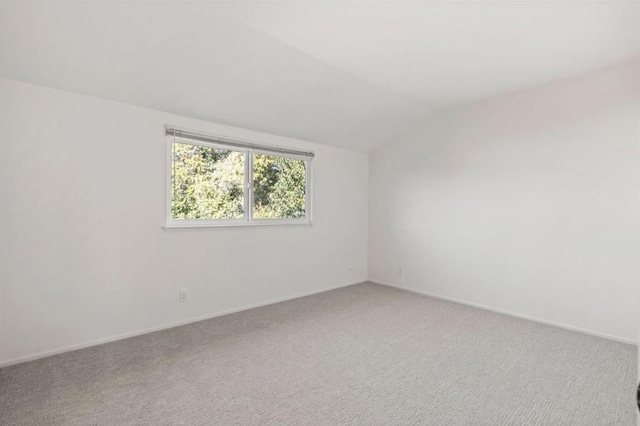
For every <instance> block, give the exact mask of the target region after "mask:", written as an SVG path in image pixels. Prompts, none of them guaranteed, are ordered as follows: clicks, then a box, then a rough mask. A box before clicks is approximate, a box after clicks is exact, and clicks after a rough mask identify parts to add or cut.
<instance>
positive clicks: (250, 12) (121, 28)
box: [0, 1, 640, 151]
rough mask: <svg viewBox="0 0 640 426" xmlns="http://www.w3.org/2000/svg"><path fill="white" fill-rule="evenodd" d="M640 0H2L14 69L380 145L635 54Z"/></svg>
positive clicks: (248, 121) (4, 43)
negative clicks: (424, 124)
mask: <svg viewBox="0 0 640 426" xmlns="http://www.w3.org/2000/svg"><path fill="white" fill-rule="evenodd" d="M639 27H640V3H638V2H593V1H590V2H581V1H574V2H547V1H540V2H532V1H528V2H520V1H511V2H488V1H487V2H483V1H480V2H456V1H452V2H406V3H401V2H400V3H398V2H389V3H385V2H371V3H368V2H342V3H341V2H277V3H276V2H255V3H254V2H228V3H222V2H217V3H204V2H153V3H149V2H111V3H108V2H104V3H103V2H98V3H95V2H77V3H76V2H74V3H18V2H16V3H12V2H6V3H2V4H0V76H1V77H5V78H10V79H15V80H20V81H25V82H29V83H34V84H39V85H43V86H48V87H53V88H58V89H63V90H68V91H72V92H77V93H82V94H87V95H92V96H97V97H101V98H105V99H112V100H117V101H122V102H127V103H131V104H135V105H141V106H145V107H150V108H154V109H158V110H162V111H167V112H172V113H176V114H181V115H185V116H190V117H194V118H199V119H204V120H209V121H214V122H218V123H222V124H229V125H234V126H239V127H245V128H248V129H254V130H260V131H266V132H269V133H274V134H280V135H284V136H291V137H297V138H300V139H306V140H310V141H314V142H318V143H323V144H327V145H333V146H338V147H342V148H346V149H353V150H359V151H370V150H373V149H375V148H376V147H378V146H380V145H381V144H384V143H386V142H389V141H392V140H393V139H394V138H395V137H397V136H398V135H400V134H402V133H404V132H405V131H407V130H408V129H410V128H412V127H413V126H415V125H417V124H418V123H419V122H420V121H421V120H422V119H423V118H424V117H425V116H427V115H428V114H430V113H431V112H433V111H435V110H441V109H446V108H451V107H454V106H457V105H462V104H466V103H470V102H474V101H478V100H481V99H485V98H490V97H494V96H498V95H501V94H504V93H508V92H512V91H517V90H521V89H525V88H528V87H532V86H536V85H539V84H544V83H547V82H550V81H553V80H557V79H561V78H566V77H570V76H573V75H577V74H581V73H585V72H589V71H591V70H597V69H601V68H604V67H606V66H609V65H612V64H616V63H619V62H623V61H626V60H631V59H634V58H635V57H637V56H638V54H639V51H640V33H639V32H638V28H639Z"/></svg>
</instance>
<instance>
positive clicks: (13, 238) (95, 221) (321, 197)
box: [0, 80, 368, 364]
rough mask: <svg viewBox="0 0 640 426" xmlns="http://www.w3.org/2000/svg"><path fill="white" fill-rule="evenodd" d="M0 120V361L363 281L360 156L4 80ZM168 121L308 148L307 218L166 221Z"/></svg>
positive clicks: (363, 171)
mask: <svg viewBox="0 0 640 426" xmlns="http://www.w3.org/2000/svg"><path fill="white" fill-rule="evenodd" d="M0 117H1V118H0V120H1V121H2V122H1V123H0V125H1V128H2V130H3V132H2V147H1V149H2V152H1V153H0V154H1V156H0V158H1V161H2V163H1V164H0V170H1V171H0V183H1V186H0V188H1V191H2V192H1V194H0V195H1V199H0V200H1V209H0V215H1V216H0V231H1V235H0V237H1V238H0V241H1V243H0V249H1V250H2V251H1V252H0V253H1V255H2V256H1V260H2V265H1V266H2V268H1V269H0V283H1V284H2V286H1V297H2V301H1V304H0V309H1V317H0V321H1V322H0V325H1V328H0V364H2V363H4V364H8V363H11V362H14V361H17V360H21V359H28V358H30V357H34V356H38V355H40V354H44V353H48V352H51V351H58V350H61V349H64V348H69V347H76V346H79V345H84V344H87V343H91V342H95V341H102V340H108V339H110V338H114V337H117V336H119V335H123V334H130V333H136V332H140V331H143V330H147V329H150V328H154V327H159V326H164V325H169V324H174V323H177V322H181V321H186V320H190V319H193V318H197V317H201V316H207V315H212V314H216V313H220V312H224V311H228V310H233V309H239V308H243V307H246V306H249V305H253V304H259V303H263V302H267V301H271V300H274V299H279V298H287V297H291V296H295V295H299V294H303V293H308V292H316V291H321V290H325V289H329V288H331V287H336V286H342V285H347V284H353V283H357V282H361V281H364V280H365V279H366V278H367V197H368V189H367V188H368V155H366V154H361V153H355V152H349V151H344V150H340V149H337V148H330V147H326V146H322V145H317V144H312V143H308V142H302V141H297V140H293V139H287V138H281V137H277V136H273V135H268V134H263V133H257V132H252V131H247V130H241V129H235V128H230V127H225V126H220V125H215V124H211V123H206V122H201V121H196V120H191V119H187V118H184V117H179V116H176V115H170V114H166V113H163V112H158V111H153V110H149V109H144V108H139V107H134V106H131V105H126V104H121V103H116V102H110V101H104V100H100V99H95V98H90V97H85V96H80V95H75V94H71V93H66V92H61V91H56V90H51V89H45V88H41V87H37V86H32V85H27V84H23V83H18V82H15V81H11V80H0ZM166 124H171V125H176V126H181V127H185V128H188V129H195V130H198V131H202V132H212V133H225V134H228V135H231V136H236V137H241V138H246V139H253V140H256V141H261V142H264V143H267V144H276V145H281V146H291V147H299V148H304V149H311V150H314V151H315V153H316V158H315V160H314V169H313V171H314V179H313V198H314V222H315V223H314V225H313V226H311V227H309V226H306V227H305V226H298V227H262V228H256V227H253V228H225V229H220V228H217V229H192V230H167V231H165V230H163V228H162V226H163V223H164V218H165V179H166V177H165V171H166V167H165V164H166V163H165V161H166V158H165V157H166V140H165V136H164V126H165V125H166ZM318 125H319V126H321V125H322V123H318ZM351 267H353V270H351V269H350V268H351ZM179 288H186V289H188V290H189V292H190V298H191V300H190V301H189V302H188V303H183V304H179V303H178V302H177V300H178V289H179Z"/></svg>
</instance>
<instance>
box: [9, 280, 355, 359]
mask: <svg viewBox="0 0 640 426" xmlns="http://www.w3.org/2000/svg"><path fill="white" fill-rule="evenodd" d="M362 282H365V281H359V282H357V283H350V284H342V285H338V286H333V287H328V288H323V289H321V290H314V291H308V292H306V293H298V294H295V295H293V296H286V297H280V298H278V299H271V300H267V301H265V302H260V303H254V304H251V305H245V306H242V307H239V308H233V309H227V310H224V311H220V312H216V313H213V314H207V315H202V316H199V317H195V318H189V319H186V320H182V321H177V322H173V323H169V324H163V325H160V326H157V327H151V328H146V329H143V330H137V331H133V332H130V333H124V334H118V335H115V336H111V337H105V338H103V339H96V340H92V341H89V342H86V343H80V344H77V345H71V346H65V347H63V348H60V349H54V350H50V351H44V352H39V353H37V354H34V355H27V356H22V357H18V358H13V359H9V360H7V361H2V362H0V368H2V367H8V366H10V365H15V364H21V363H23V362H28V361H35V360H37V359H41V358H46V357H49V356H53V355H58V354H61V353H65V352H71V351H76V350H78V349H84V348H89V347H91V346H98V345H102V344H105V343H110V342H115V341H118V340H123V339H128V338H129V337H135V336H140V335H142V334H147V333H153V332H155V331H161V330H166V329H169V328H174V327H179V326H181V325H186V324H191V323H194V322H198V321H204V320H208V319H211V318H216V317H221V316H224V315H229V314H234V313H236V312H241V311H246V310H249V309H253V308H259V307H261V306H267V305H273V304H275V303H280V302H286V301H287V300H293V299H299V298H301V297H306V296H312V295H314V294H319V293H324V292H327V291H331V290H337V289H339V288H344V287H349V286H352V285H356V284H360V283H362Z"/></svg>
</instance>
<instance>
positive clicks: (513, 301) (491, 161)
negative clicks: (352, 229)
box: [369, 62, 640, 342]
mask: <svg viewBox="0 0 640 426" xmlns="http://www.w3.org/2000/svg"><path fill="white" fill-rule="evenodd" d="M638 74H639V66H638V62H631V63H627V64H624V65H621V66H618V67H613V68H610V69H607V70H603V71H601V72H597V73H593V74H590V75H585V76H581V77H579V78H574V79H570V80H564V81H561V82H557V83H554V84H550V85H547V86H543V87H538V88H534V89H531V90H526V91H522V92H518V93H514V94H511V95H508V96H503V97H500V98H495V99H492V100H489V101H486V102H482V103H477V104H474V105H470V106H467V107H464V108H459V109H455V110H451V111H448V112H446V113H442V114H439V115H437V116H433V117H431V118H430V119H429V120H428V121H426V122H425V123H424V124H423V125H422V126H420V128H417V129H415V130H414V131H412V132H410V133H409V134H407V135H405V136H404V137H403V138H401V139H400V140H398V141H396V142H395V143H392V144H390V145H388V146H386V147H385V148H383V149H381V150H379V151H377V152H375V153H374V154H373V155H372V157H371V159H370V205H369V211H370V214H369V229H370V234H369V256H370V257H369V278H370V279H371V280H373V281H378V282H383V283H389V284H394V285H398V286H404V287H406V288H409V289H413V290H417V291H421V292H426V293H431V294H435V295H439V296H444V297H448V298H453V299H456V300H460V301H464V302H467V303H474V304H479V305H483V306H487V307H490V308H493V309H498V310H503V311H508V312H512V313H515V314H518V315H523V316H528V317H533V318H538V319H541V320H545V321H550V322H555V323H559V324H563V325H566V326H570V327H575V328H581V329H585V330H588V331H591V332H595V333H599V334H603V335H608V336H613V337H615V338H619V339H623V340H627V341H633V342H635V341H636V340H637V336H638V333H637V331H636V329H637V324H638V317H637V315H638V312H639V309H638V307H639V306H638V300H639V296H638V284H639V282H640V271H639V268H638V259H639V258H640V211H639V209H640V200H639V191H640V185H639V175H638V173H639V170H640V169H639V165H640V164H639V147H638V141H639V138H640V131H639V118H640V105H639V104H640V98H639V96H640V95H639V84H638ZM398 266H401V267H402V268H403V270H402V272H403V273H402V274H399V273H398Z"/></svg>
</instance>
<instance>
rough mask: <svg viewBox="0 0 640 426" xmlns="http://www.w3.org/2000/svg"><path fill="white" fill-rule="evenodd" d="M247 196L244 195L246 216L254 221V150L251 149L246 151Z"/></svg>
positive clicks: (245, 184)
mask: <svg viewBox="0 0 640 426" xmlns="http://www.w3.org/2000/svg"><path fill="white" fill-rule="evenodd" d="M245 155H246V157H247V158H246V160H245V173H244V176H245V182H244V187H245V197H244V203H245V208H244V212H245V214H244V217H245V219H246V220H247V222H251V221H253V152H252V151H251V150H247V151H245Z"/></svg>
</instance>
